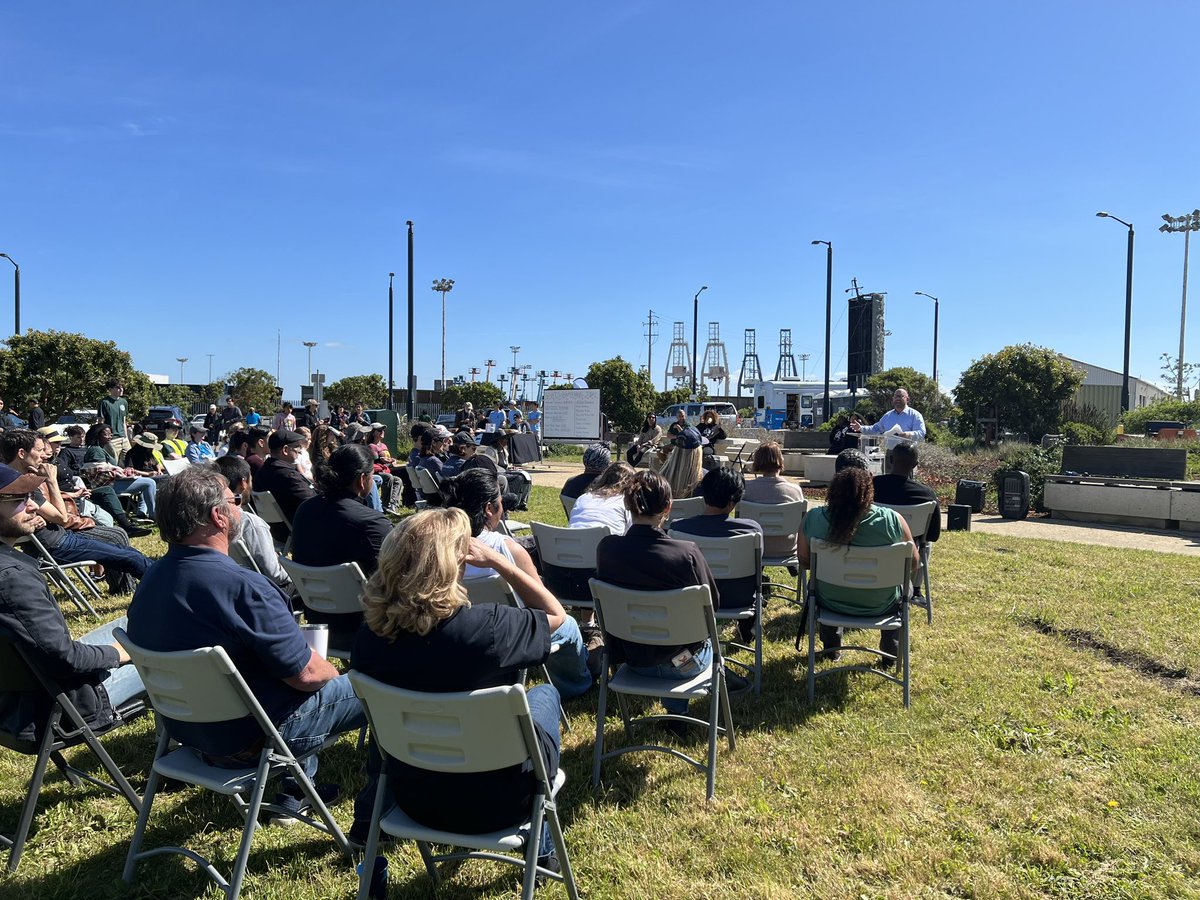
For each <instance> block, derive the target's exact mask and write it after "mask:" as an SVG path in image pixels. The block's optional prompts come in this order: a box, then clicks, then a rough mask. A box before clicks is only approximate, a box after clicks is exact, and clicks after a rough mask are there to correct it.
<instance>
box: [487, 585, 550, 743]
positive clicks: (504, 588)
mask: <svg viewBox="0 0 1200 900" xmlns="http://www.w3.org/2000/svg"><path fill="white" fill-rule="evenodd" d="M463 585H464V586H465V587H466V589H467V597H468V598H469V599H470V601H471V605H472V606H479V605H481V604H484V603H496V604H499V605H500V606H512V607H514V608H516V609H524V608H525V604H524V603H522V602H521V598H520V597H518V596H517V595H516V594H515V593H514V592H513V589H512V585H510V584H509V583H508V582H507V581H505V580H504V579H503V578H501V577H500V576H499V575H485V576H483V577H482V578H464V579H463ZM558 648H559V645H558V644H552V645H551V646H550V652H551V653H557V652H558ZM525 677H526V673H525V672H524V671H523V670H522V672H521V682H522V683H524V682H525ZM542 680H543V681H545V682H546V684H553V683H554V682H553V681H551V679H550V670H549V669H547V668H546V665H545V663H543V664H542ZM558 719H559V721H560V722H562V727H563V730H564V731H570V730H571V720H570V719H569V718H567V711H566V710H565V709H563V708H562V707H561V706H560V707H559V708H558Z"/></svg>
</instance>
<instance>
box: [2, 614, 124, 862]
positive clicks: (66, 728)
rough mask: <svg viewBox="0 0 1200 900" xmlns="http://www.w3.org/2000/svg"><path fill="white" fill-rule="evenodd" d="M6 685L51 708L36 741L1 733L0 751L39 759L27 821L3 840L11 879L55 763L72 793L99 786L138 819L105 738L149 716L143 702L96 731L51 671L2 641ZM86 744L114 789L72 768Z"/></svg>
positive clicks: (25, 807)
mask: <svg viewBox="0 0 1200 900" xmlns="http://www.w3.org/2000/svg"><path fill="white" fill-rule="evenodd" d="M0 684H3V685H4V690H5V691H11V692H13V693H17V692H20V693H27V694H32V695H36V696H38V697H39V700H40V701H41V702H42V703H44V704H45V708H46V710H48V712H47V714H46V715H45V719H44V721H39V722H38V723H37V725H36V727H35V732H34V735H33V737H32V739H27V738H22V737H20V736H19V735H17V734H12V733H9V732H6V731H0V747H4V748H6V749H8V750H12V751H13V752H14V753H20V754H22V755H25V756H33V757H35V760H34V765H33V775H32V776H31V777H30V779H29V785H28V786H27V788H26V790H25V799H24V800H23V801H22V803H21V815H20V818H19V819H18V821H17V829H16V831H14V832H13V833H12V835H11V836H10V835H6V834H0V846H4V847H8V848H9V851H8V872H9V874H10V875H11V874H12V873H13V872H15V871H16V870H17V866H18V864H19V863H20V862H21V854H22V852H23V851H24V849H25V841H26V839H27V838H28V837H29V829H30V828H31V827H32V825H33V817H34V815H35V813H36V812H37V802H38V798H39V797H40V796H41V793H42V784H43V782H44V781H45V778H46V770H47V769H48V768H49V765H50V763H51V762H53V763H54V765H55V767H56V768H57V769H58V770H59V771H60V772H61V773H62V774H63V776H64V777H65V778H66V779H67V781H68V782H70V784H71V786H72V787H79V786H80V785H81V784H82V783H83V782H84V781H86V782H88V783H89V784H93V785H96V786H97V787H100V788H103V789H104V790H106V791H109V792H111V793H113V794H117V795H119V796H122V797H124V798H125V799H126V800H127V801H128V802H129V805H130V806H132V807H133V811H134V812H135V813H137V812H140V811H141V808H142V798H141V797H139V796H138V795H137V792H136V791H134V789H133V788H132V787H130V785H129V781H128V780H127V779H126V778H125V775H124V774H123V773H122V772H121V768H120V766H118V765H117V764H116V763H115V762H114V761H113V759H112V757H111V756H109V754H108V751H106V750H105V749H104V747H103V745H102V744H101V743H100V741H99V737H101V736H103V735H104V734H107V733H108V732H110V731H112V730H114V729H115V728H117V727H119V726H121V725H124V724H125V723H126V722H129V721H131V720H133V719H135V718H137V717H138V716H140V715H142V714H143V713H144V712H146V705H145V703H144V702H143V701H142V700H141V699H136V700H134V701H132V702H130V703H127V704H125V705H124V706H123V707H122V708H120V709H117V710H114V713H115V718H114V720H113V722H112V723H110V724H109V725H107V726H105V727H104V728H103V729H99V730H98V731H97V730H93V729H92V728H91V727H90V726H89V725H88V724H87V722H86V721H84V718H83V716H82V714H81V713H80V712H79V709H78V708H77V707H76V706H75V704H74V703H73V702H72V700H71V697H70V695H69V694H68V693H66V692H65V691H64V690H63V689H62V687H61V686H60V685H59V684H58V682H57V681H56V680H55V679H54V678H53V676H51V675H50V674H49V673H48V672H46V671H45V669H44V667H43V666H41V665H40V664H39V663H38V662H37V661H36V660H35V659H34V658H33V657H31V656H30V655H29V654H28V653H26V652H25V650H24V649H23V648H21V647H19V646H18V645H17V644H15V643H13V642H12V641H9V640H6V639H4V638H0ZM80 744H86V745H87V747H88V749H90V750H91V751H92V753H93V754H95V756H96V758H97V759H98V760H100V765H101V766H102V767H103V769H104V771H105V772H106V773H107V774H108V777H109V778H111V779H112V783H111V784H110V783H109V782H107V781H101V780H100V779H99V778H96V777H95V776H93V775H91V774H89V773H88V772H86V771H84V770H83V769H80V768H77V767H76V766H73V765H71V764H70V763H69V762H67V760H66V758H65V757H64V756H63V751H64V750H67V749H70V748H71V747H76V746H78V745H80Z"/></svg>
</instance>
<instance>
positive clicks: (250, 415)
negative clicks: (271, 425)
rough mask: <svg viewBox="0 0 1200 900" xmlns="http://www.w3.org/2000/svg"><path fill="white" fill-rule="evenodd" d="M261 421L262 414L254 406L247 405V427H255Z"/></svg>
mask: <svg viewBox="0 0 1200 900" xmlns="http://www.w3.org/2000/svg"><path fill="white" fill-rule="evenodd" d="M260 422H262V416H260V415H259V414H258V411H257V410H255V408H254V407H253V406H247V407H246V427H247V428H254V427H256V426H257V425H258V424H259V423H260Z"/></svg>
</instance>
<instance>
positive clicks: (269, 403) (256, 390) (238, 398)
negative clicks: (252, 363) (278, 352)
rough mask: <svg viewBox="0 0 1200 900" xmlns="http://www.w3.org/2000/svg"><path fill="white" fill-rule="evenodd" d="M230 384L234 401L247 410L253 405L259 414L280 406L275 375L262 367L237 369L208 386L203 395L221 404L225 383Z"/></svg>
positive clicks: (206, 398)
mask: <svg viewBox="0 0 1200 900" xmlns="http://www.w3.org/2000/svg"><path fill="white" fill-rule="evenodd" d="M227 384H228V385H230V386H232V388H233V392H232V394H231V395H230V396H232V397H233V402H234V403H236V404H237V405H238V406H239V407H241V410H242V412H245V411H246V410H247V409H249V408H250V407H251V406H253V407H254V408H255V409H256V410H257V411H258V412H259V414H263V413H269V412H271V411H272V410H274V409H276V408H277V407H278V406H279V391H278V390H277V389H276V386H275V376H274V375H272V374H271V373H270V372H265V371H263V370H262V369H253V368H249V367H247V368H244V369H235V370H234V371H232V372H230V373H229V374H228V375H226V376H225V377H224V378H223V379H220V380H219V381H214V382H213V383H212V384H210V385H209V386H208V387H207V388H205V393H206V394H207V395H208V396H207V397H201V398H200V399H202V400H207V401H208V402H209V403H215V404H217V406H218V407H219V406H221V405H222V404H223V403H224V401H225V397H226V396H227V395H226V393H225V385H227Z"/></svg>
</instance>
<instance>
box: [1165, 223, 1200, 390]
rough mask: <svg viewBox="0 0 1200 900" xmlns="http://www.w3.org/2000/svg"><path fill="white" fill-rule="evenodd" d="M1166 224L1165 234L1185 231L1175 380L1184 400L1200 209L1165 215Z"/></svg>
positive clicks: (1176, 387)
mask: <svg viewBox="0 0 1200 900" xmlns="http://www.w3.org/2000/svg"><path fill="white" fill-rule="evenodd" d="M1163 221H1164V222H1165V223H1166V224H1165V225H1159V226H1158V230H1159V231H1161V232H1163V233H1164V234H1169V233H1178V232H1180V231H1182V232H1183V301H1182V302H1181V303H1180V305H1179V359H1178V360H1176V363H1175V364H1176V366H1177V369H1176V371H1177V372H1178V375H1177V378H1176V382H1175V396H1176V397H1178V398H1179V399H1180V400H1183V399H1184V397H1183V337H1184V333H1185V331H1186V330H1187V278H1188V242H1189V238H1191V236H1192V232H1193V231H1200V209H1194V210H1192V211H1191V212H1190V213H1188V214H1187V215H1183V216H1168V215H1163Z"/></svg>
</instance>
